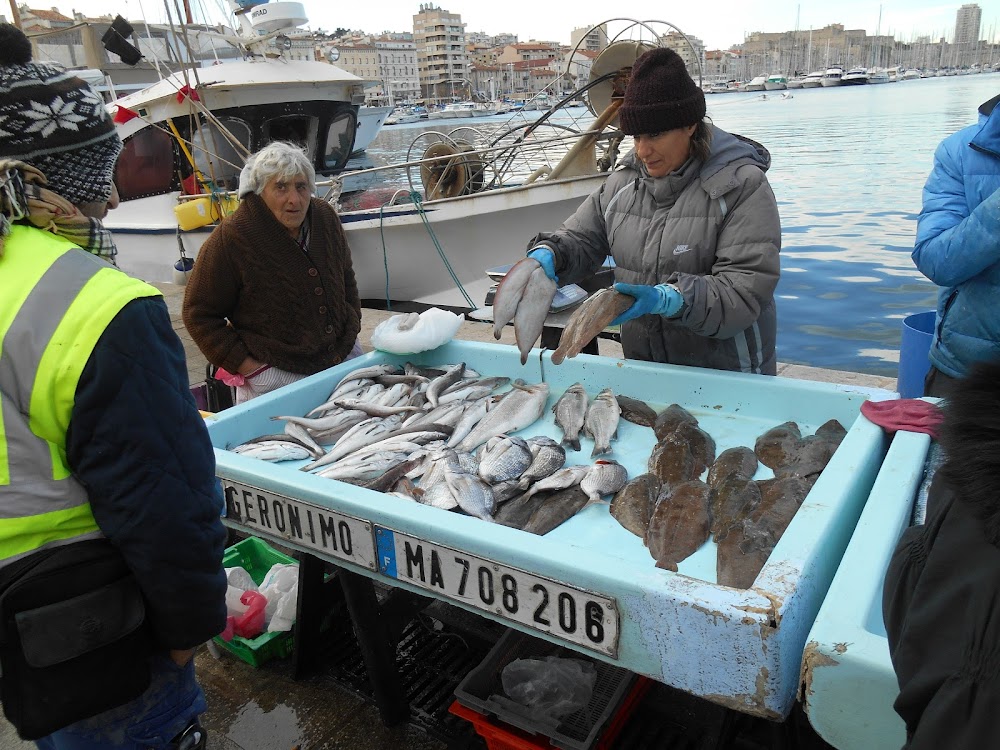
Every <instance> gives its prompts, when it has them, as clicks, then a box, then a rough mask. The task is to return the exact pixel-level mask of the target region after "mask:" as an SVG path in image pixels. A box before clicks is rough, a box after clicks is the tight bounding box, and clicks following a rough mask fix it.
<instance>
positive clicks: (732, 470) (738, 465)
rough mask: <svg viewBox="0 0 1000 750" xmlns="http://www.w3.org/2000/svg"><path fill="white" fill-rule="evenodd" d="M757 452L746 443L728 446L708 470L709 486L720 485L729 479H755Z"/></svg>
mask: <svg viewBox="0 0 1000 750" xmlns="http://www.w3.org/2000/svg"><path fill="white" fill-rule="evenodd" d="M757 464H758V461H757V454H756V453H754V452H753V451H752V450H750V449H749V448H747V447H746V446H744V445H739V446H737V447H735V448H727V449H726V450H724V451H722V453H720V454H719V457H718V458H716V459H715V463H713V464H712V466H711V468H710V469H709V470H708V479H707V480H706V481H707V482H708V485H709V487H718V486H719V485H721V484H722V483H723V482H725V481H726V480H727V479H753V475H754V474H756V473H757Z"/></svg>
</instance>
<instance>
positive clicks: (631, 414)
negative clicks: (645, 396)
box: [616, 393, 656, 427]
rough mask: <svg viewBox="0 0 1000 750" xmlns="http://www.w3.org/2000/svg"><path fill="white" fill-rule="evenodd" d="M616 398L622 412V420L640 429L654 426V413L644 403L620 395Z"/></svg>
mask: <svg viewBox="0 0 1000 750" xmlns="http://www.w3.org/2000/svg"><path fill="white" fill-rule="evenodd" d="M616 398H617V399H618V406H620V407H621V410H622V419H624V420H626V421H627V422H631V423H632V424H637V425H641V426H642V427H652V426H653V425H655V424H656V412H655V411H653V409H652V407H650V406H649V405H648V404H647V403H646V402H645V401H640V400H639V399H637V398H631V397H630V396H623V395H622V394H620V393H619V394H617V395H616Z"/></svg>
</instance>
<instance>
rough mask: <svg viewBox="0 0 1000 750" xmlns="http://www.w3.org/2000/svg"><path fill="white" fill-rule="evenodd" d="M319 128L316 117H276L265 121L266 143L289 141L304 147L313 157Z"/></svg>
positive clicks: (310, 156)
mask: <svg viewBox="0 0 1000 750" xmlns="http://www.w3.org/2000/svg"><path fill="white" fill-rule="evenodd" d="M318 130H319V123H318V122H317V120H316V118H315V117H302V116H291V117H276V118H274V119H273V120H267V121H266V122H265V123H264V144H267V143H271V142H272V141H288V142H289V143H294V144H296V145H297V146H301V147H302V148H304V149H305V150H306V153H307V154H309V158H310V159H312V155H313V154H315V153H316V135H317V131H318ZM264 144H262V145H264Z"/></svg>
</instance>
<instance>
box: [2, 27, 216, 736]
mask: <svg viewBox="0 0 1000 750" xmlns="http://www.w3.org/2000/svg"><path fill="white" fill-rule="evenodd" d="M121 149H122V144H121V141H120V140H119V138H118V135H117V133H116V132H115V128H114V124H113V123H112V122H111V120H110V118H109V116H108V114H107V111H106V110H105V107H104V103H103V101H102V100H101V97H100V96H99V95H98V94H96V93H95V92H94V91H92V90H91V89H90V87H89V86H88V85H87V84H86V83H84V82H83V81H82V80H80V79H79V78H77V77H75V76H73V75H71V74H70V73H67V72H66V71H64V70H62V69H61V68H59V67H57V66H53V65H47V64H41V63H35V62H32V60H31V45H30V43H29V42H28V40H27V38H26V37H25V36H24V34H23V33H22V32H21V31H20V30H19V29H17V28H15V27H13V26H11V25H9V24H0V668H2V670H3V680H2V682H0V700H2V702H3V708H4V712H5V714H6V715H7V717H8V718H9V719H10V720H11V722H12V723H13V724H14V726H15V727H16V728H17V729H18V732H19V733H20V734H21V736H22V737H24V738H25V739H31V740H35V741H36V743H37V746H38V747H39V748H42V749H43V750H68V749H70V748H72V750H84V749H88V750H89V749H95V750H96V749H97V748H101V750H110V749H112V748H129V749H134V750H138V748H185V749H188V748H197V747H204V745H205V732H204V731H203V730H202V729H201V727H200V726H199V725H198V723H197V719H198V716H199V715H200V714H201V713H202V712H203V711H204V710H205V699H204V695H203V693H202V690H201V688H200V686H199V685H198V683H197V680H196V679H195V674H194V661H193V658H192V657H193V655H194V649H195V648H196V647H197V646H198V645H199V644H202V643H204V642H205V641H206V640H208V639H209V638H211V637H212V636H214V635H215V634H217V633H219V632H220V631H221V630H222V629H223V627H224V625H225V620H226V606H225V592H226V577H225V571H224V569H223V567H222V555H223V550H224V546H225V539H226V532H225V528H224V527H223V525H222V522H221V520H220V513H221V510H222V507H223V503H222V498H221V494H220V492H219V489H218V487H217V483H216V480H215V476H214V474H215V461H214V455H213V451H212V446H211V443H210V441H209V438H208V433H207V430H206V428H205V425H204V420H203V419H202V418H201V416H200V414H199V412H198V410H197V407H196V406H195V402H194V399H193V397H192V395H191V392H190V389H189V384H188V379H187V370H186V365H185V361H184V350H183V347H182V346H181V344H180V341H179V339H178V338H177V335H176V334H175V333H174V331H173V328H172V326H171V323H170V318H169V315H168V312H167V308H166V305H165V304H164V301H163V298H162V296H161V295H160V294H159V292H158V291H157V290H156V289H155V288H153V287H151V286H149V285H147V284H145V283H143V282H141V281H138V280H136V279H133V278H131V277H129V276H127V275H126V274H124V273H122V272H121V271H119V270H118V269H117V268H115V267H114V265H113V261H114V255H115V248H114V242H113V240H112V237H111V235H110V233H109V232H108V231H107V230H106V229H104V227H103V225H102V223H101V220H102V219H103V218H104V216H105V215H106V214H107V212H108V210H109V209H111V208H114V207H115V206H116V205H117V203H118V196H117V191H116V190H115V186H114V183H113V176H114V167H115V163H116V161H117V159H118V155H119V153H120V151H121ZM69 561H73V563H72V564H70V562H69ZM88 577H89V578H92V579H93V580H91V581H88V580H84V579H86V578H88ZM105 579H106V580H105ZM91 589H93V590H91ZM62 596H67V597H68V598H66V599H63V598H60V597H62ZM139 623H143V624H139ZM39 633H42V634H48V636H47V640H45V639H43V638H42V637H41V636H40V635H39ZM53 634H54V635H53ZM136 654H138V658H136Z"/></svg>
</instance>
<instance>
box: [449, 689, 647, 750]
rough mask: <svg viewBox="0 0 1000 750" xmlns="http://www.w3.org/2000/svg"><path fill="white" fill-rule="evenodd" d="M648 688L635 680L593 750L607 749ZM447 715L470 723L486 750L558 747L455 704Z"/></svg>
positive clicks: (536, 749)
mask: <svg viewBox="0 0 1000 750" xmlns="http://www.w3.org/2000/svg"><path fill="white" fill-rule="evenodd" d="M651 686H652V682H651V681H650V680H649V679H648V678H647V677H642V676H639V677H638V678H637V679H636V681H635V683H634V684H633V685H632V689H631V690H629V692H628V694H627V695H626V696H625V698H624V700H622V702H621V705H620V706H619V707H618V710H617V711H616V712H615V714H614V716H612V717H611V720H610V721H609V722H608V726H607V728H606V729H605V730H604V731H603V732H602V733H601V736H600V738H599V739H598V740H597V743H596V744H595V745H594V747H595V748H596V750H608V748H610V747H611V745H612V744H613V743H614V741H615V739H616V738H617V737H618V735H619V734H620V733H621V730H622V728H623V727H624V726H625V722H627V721H628V720H629V717H630V716H631V715H632V713H633V712H634V711H635V708H636V706H637V705H638V704H639V701H640V700H642V697H643V696H644V695H645V694H646V693H647V692H648V691H649V688H650V687H651ZM448 711H449V712H450V713H453V714H455V716H459V717H461V718H463V719H465V720H467V721H470V722H472V726H473V727H474V728H475V730H476V734H478V735H479V736H480V737H482V738H483V740H485V742H486V746H487V747H488V748H489V750H552V748H553V747H558V745H553V744H552V743H551V742H550V738H548V737H546V736H544V735H539V734H529V733H528V732H525V731H524V730H521V729H518V728H517V727H512V726H510V725H509V724H505V723H503V722H502V721H499V720H495V719H491V718H490V717H489V716H486V715H484V714H481V713H479V712H478V711H476V710H474V709H471V708H468V707H466V706H463V705H462V704H461V703H459V702H458V701H457V700H456V701H453V702H452V704H451V706H450V707H449V708H448Z"/></svg>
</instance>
